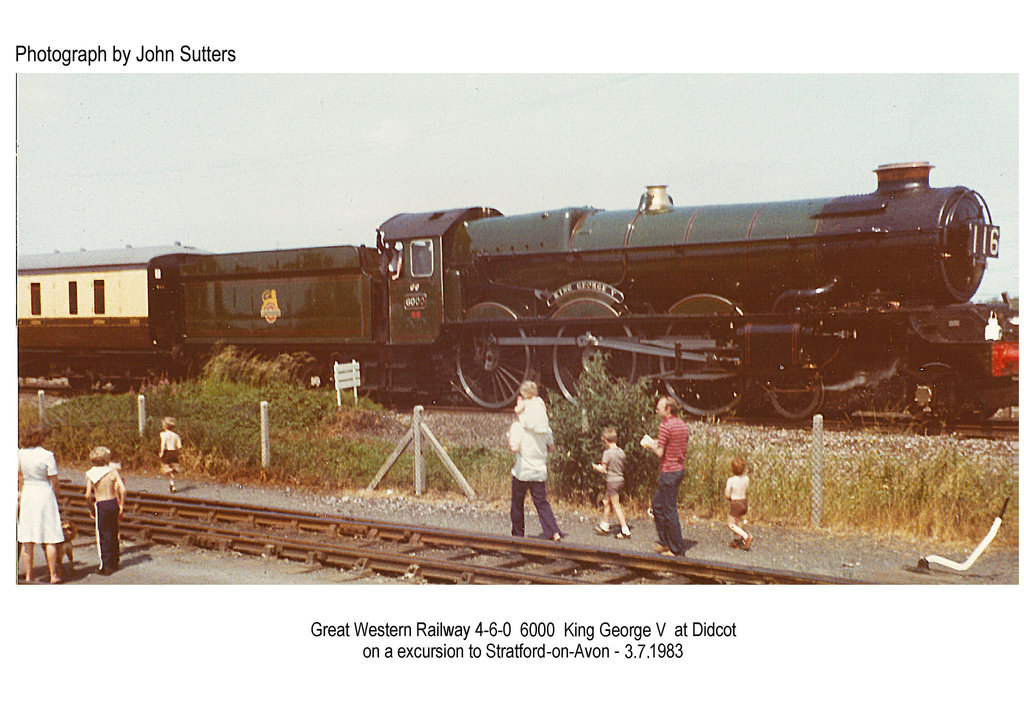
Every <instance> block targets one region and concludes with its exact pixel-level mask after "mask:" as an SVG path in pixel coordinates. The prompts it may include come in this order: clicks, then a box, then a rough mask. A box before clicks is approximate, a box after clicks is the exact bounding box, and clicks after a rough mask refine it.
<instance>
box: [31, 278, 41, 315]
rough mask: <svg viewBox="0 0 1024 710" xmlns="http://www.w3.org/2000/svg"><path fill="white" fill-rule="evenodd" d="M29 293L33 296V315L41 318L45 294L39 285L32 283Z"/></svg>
mask: <svg viewBox="0 0 1024 710" xmlns="http://www.w3.org/2000/svg"><path fill="white" fill-rule="evenodd" d="M29 292H30V293H31V296H32V315H34V316H41V315H42V314H43V294H42V292H41V291H40V290H39V284H38V283H30V284H29Z"/></svg>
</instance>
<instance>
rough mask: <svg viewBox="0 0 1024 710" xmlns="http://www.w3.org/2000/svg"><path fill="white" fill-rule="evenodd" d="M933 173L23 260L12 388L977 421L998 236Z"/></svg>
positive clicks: (989, 350)
mask: <svg viewBox="0 0 1024 710" xmlns="http://www.w3.org/2000/svg"><path fill="white" fill-rule="evenodd" d="M931 168H932V166H931V165H929V164H927V163H901V164H891V165H883V166H880V167H879V168H878V169H877V170H876V171H875V172H876V174H877V176H878V186H877V189H876V190H875V191H874V192H872V193H870V194H865V195H850V196H844V197H837V198H827V199H804V200H795V201H787V202H773V203H759V204H740V205H706V206H692V207H678V206H676V205H675V204H674V201H673V200H672V198H671V197H670V196H669V195H668V192H667V188H666V187H665V186H654V187H649V188H648V189H647V190H646V192H645V193H644V194H643V195H642V196H641V199H640V203H639V205H638V206H637V207H636V208H635V209H630V210H617V211H615V210H607V211H606V210H600V209H595V208H593V207H565V208H560V209H553V210H547V211H544V212H537V213H532V214H524V215H514V216H506V215H503V214H502V213H500V212H498V211H497V210H495V209H492V208H489V207H471V208H462V209H451V210H440V211H436V212H428V213H417V214H399V215H396V216H394V217H392V218H391V219H389V220H387V221H386V222H384V223H383V224H382V225H381V226H380V227H379V228H378V230H377V239H376V245H375V246H374V247H368V246H333V247H316V248H306V249H290V250H277V251H265V252H243V253H235V254H207V253H201V252H198V251H197V250H194V249H190V248H187V247H180V245H176V246H175V247H171V248H165V249H124V250H118V251H116V252H75V253H70V254H49V255H43V256H33V257H28V256H26V257H21V256H19V264H18V339H19V342H18V353H19V374H20V375H22V376H26V377H32V376H61V375H63V376H66V377H68V378H69V380H70V381H71V382H72V383H73V384H75V385H77V386H79V387H84V388H88V387H95V386H98V385H99V384H102V383H104V382H117V383H120V384H122V385H130V384H133V383H136V382H138V381H140V380H141V379H143V378H146V377H150V378H153V377H159V376H162V375H170V376H183V375H186V374H187V373H189V372H190V371H194V370H195V368H196V366H197V364H198V363H201V362H202V360H203V358H205V357H206V356H207V355H208V354H209V353H210V352H211V351H212V349H214V348H215V347H216V346H217V345H218V344H220V343H227V344H231V345H236V346H238V347H240V348H242V349H245V350H249V351H252V352H254V353H256V354H260V355H274V354H277V353H281V352H290V353H293V354H300V355H301V357H302V358H304V362H305V367H304V371H303V379H304V380H305V381H310V382H317V381H319V382H323V383H326V382H328V381H329V380H330V378H331V375H332V372H333V363H334V362H336V361H337V362H347V361H349V360H353V359H355V360H358V361H359V362H360V363H361V366H362V370H363V373H364V381H365V384H366V387H368V388H369V389H372V390H376V391H377V392H378V393H379V394H380V395H381V396H384V397H387V396H393V395H396V394H398V393H402V392H410V393H416V394H417V395H420V396H426V397H430V398H432V399H435V400H438V399H443V398H446V397H450V396H453V395H457V396H461V397H465V398H466V399H468V400H470V401H472V402H474V403H476V404H477V405H479V406H481V407H485V408H491V409H498V408H503V407H507V406H509V405H510V404H511V403H512V402H513V401H514V399H515V397H516V394H517V390H518V387H519V384H520V383H521V382H522V381H523V380H526V379H534V380H540V381H542V382H546V383H547V384H548V385H549V386H550V387H557V388H558V390H560V391H561V393H562V394H564V395H565V396H566V397H567V398H569V399H573V398H574V397H575V395H576V390H575V387H576V382H577V379H578V377H579V375H580V373H581V371H582V370H583V368H585V367H587V366H588V365H589V364H590V363H591V362H593V360H594V359H595V358H597V357H601V358H602V359H603V361H604V362H605V365H606V366H607V367H608V368H609V369H610V370H611V372H612V373H613V374H615V375H617V376H619V377H624V378H628V379H634V380H635V379H637V378H647V379H652V380H656V381H657V382H658V383H659V384H660V386H661V387H662V388H663V389H664V390H665V391H667V392H669V393H670V394H672V395H674V396H675V397H676V398H677V399H678V400H679V401H680V403H681V405H682V407H683V408H684V409H685V410H686V411H687V412H689V413H691V414H693V415H697V416H721V415H725V414H727V413H729V412H731V411H733V410H735V409H736V408H737V407H739V406H740V405H741V403H742V402H744V401H745V400H746V401H753V400H757V399H758V398H760V400H761V401H763V402H765V403H767V404H770V406H771V407H772V409H773V410H774V411H775V412H777V413H778V414H779V415H781V416H782V417H785V418H788V419H801V418H805V417H808V416H810V415H812V414H814V413H815V412H817V411H819V410H820V409H821V408H822V406H823V404H824V402H825V399H826V394H827V393H833V392H835V393H839V392H846V391H856V390H859V389H863V388H865V387H870V386H872V385H874V384H876V383H879V382H883V381H885V382H890V383H892V382H896V383H898V387H897V390H898V396H897V399H898V400H899V401H898V402H897V403H896V406H898V407H900V408H904V409H907V410H910V411H912V412H913V413H915V414H917V415H919V416H926V417H938V418H942V419H944V420H955V419H959V418H986V417H988V416H991V415H992V413H994V412H995V411H996V410H997V409H999V408H1002V407H1005V406H1009V405H1016V403H1017V397H1018V394H1017V392H1018V357H1019V356H1018V342H1017V327H1016V323H1017V319H1016V312H1015V311H1011V310H1009V309H996V310H992V311H991V312H990V311H989V310H987V309H981V308H979V306H977V305H976V304H971V303H969V300H970V298H971V297H972V296H973V295H974V293H975V292H976V290H977V288H978V286H979V284H980V282H981V279H982V276H983V274H984V271H985V265H986V261H987V259H990V258H996V257H998V255H999V237H1000V235H999V228H998V227H997V226H995V225H994V224H993V222H992V217H991V214H990V212H989V209H988V206H987V204H986V203H985V201H984V199H983V198H982V197H981V195H979V194H978V193H977V192H975V191H973V190H971V189H969V188H966V187H945V188H933V187H931V186H930V185H929V172H930V170H931ZM80 285H81V287H82V291H83V293H84V294H85V298H83V299H82V300H81V301H80V300H79V297H78V289H79V286H80ZM90 288H91V291H90ZM997 311H998V312H997Z"/></svg>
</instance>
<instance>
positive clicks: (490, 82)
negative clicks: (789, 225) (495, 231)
mask: <svg viewBox="0 0 1024 710" xmlns="http://www.w3.org/2000/svg"><path fill="white" fill-rule="evenodd" d="M17 98H18V102H17V129H18V162H17V167H18V173H17V187H18V203H17V206H18V240H19V248H20V249H22V250H24V252H25V253H39V252H48V251H52V250H54V249H61V250H66V249H79V248H83V247H84V248H86V249H101V248H110V247H118V246H123V245H125V244H132V245H134V246H144V245H157V244H167V243H171V242H173V241H175V240H180V241H181V242H182V243H185V244H190V245H193V246H196V247H199V248H202V249H208V250H212V251H236V250H238V251H240V250H249V249H273V248H286V247H299V246H315V245H325V244H336V243H341V244H352V243H355V244H361V243H367V244H369V243H372V241H373V237H374V229H375V228H376V226H377V225H379V224H380V223H382V222H384V221H385V220H386V219H388V218H389V217H390V216H392V215H393V214H396V213H398V212H407V211H426V210H434V209H440V208H450V207H459V206H468V205H488V206H491V207H496V208H497V209H499V210H501V211H502V212H504V213H505V214H515V213H518V212H530V211H538V210H542V209H547V208H554V207H560V206H566V205H593V206H596V207H602V208H606V209H623V208H630V207H633V206H634V205H635V204H636V202H637V200H638V198H639V196H640V194H641V192H642V191H643V188H644V186H645V185H648V184H655V183H667V184H668V186H669V192H670V194H672V196H673V197H674V199H675V202H676V204H678V205H687V204H706V203H731V202H754V201H761V200H784V199H796V198H804V197H825V196H836V195H843V194H853V193H863V192H870V191H872V190H873V189H874V186H875V176H874V175H873V173H872V172H871V171H872V170H873V169H874V168H875V167H877V166H878V165H879V164H881V163H888V162H899V161H929V162H931V163H932V164H934V165H935V166H936V167H935V170H934V171H933V172H932V184H933V185H936V186H945V185H966V186H969V187H971V188H974V189H976V190H978V191H979V192H980V193H981V194H982V195H983V196H984V197H985V199H986V200H987V201H988V203H989V206H990V208H991V210H992V214H993V218H994V221H995V222H996V223H997V224H999V225H1000V226H1001V227H1002V239H1003V252H1002V254H1001V256H1000V258H999V259H998V260H997V261H994V262H991V263H990V267H989V272H988V273H987V274H986V276H985V279H984V281H983V283H982V286H981V290H980V291H979V296H981V297H988V296H995V295H998V294H999V292H1000V291H1003V290H1006V291H1010V292H1011V293H1012V294H1016V293H1017V292H1018V290H1019V288H1018V281H1019V276H1018V266H1017V262H1018V237H1019V230H1018V222H1019V212H1018V187H1019V186H1018V174H1019V165H1018V77H1017V76H1016V75H1014V74H960V75H952V74H944V75H936V74H930V75H920V74H917V75H914V74H862V75H849V74H770V75H750V74H693V75H687V74H577V75H569V74H475V75H474V74H415V75H411V74H219V75H218V74H21V75H20V76H19V77H18V79H17Z"/></svg>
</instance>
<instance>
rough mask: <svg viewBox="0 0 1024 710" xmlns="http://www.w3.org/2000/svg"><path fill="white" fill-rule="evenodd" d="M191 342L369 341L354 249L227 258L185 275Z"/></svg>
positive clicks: (363, 283) (363, 280) (365, 285)
mask: <svg viewBox="0 0 1024 710" xmlns="http://www.w3.org/2000/svg"><path fill="white" fill-rule="evenodd" d="M182 278H183V283H184V291H185V333H186V339H187V341H189V342H192V343H212V342H215V341H217V340H226V341H229V342H233V343H238V344H249V345H260V344H276V345H279V346H287V347H289V348H293V347H295V346H301V345H303V344H322V343H339V344H348V343H364V342H370V341H371V339H372V333H371V328H370V325H371V323H370V306H371V302H370V298H371V291H370V279H371V277H370V275H369V274H368V273H366V272H365V271H364V270H363V269H362V268H360V260H359V254H358V251H357V250H356V249H355V248H354V247H331V248H323V249H299V250H288V251H281V252H258V253H245V254H223V255H218V256H216V257H212V258H210V259H204V260H202V261H200V262H199V263H197V264H195V265H190V266H188V267H185V268H183V270H182Z"/></svg>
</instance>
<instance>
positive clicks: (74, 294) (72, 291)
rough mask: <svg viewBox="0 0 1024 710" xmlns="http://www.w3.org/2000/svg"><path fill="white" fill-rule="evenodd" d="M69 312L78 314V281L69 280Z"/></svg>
mask: <svg viewBox="0 0 1024 710" xmlns="http://www.w3.org/2000/svg"><path fill="white" fill-rule="evenodd" d="M68 313H70V314H71V315H73V316H77V315H78V282H77V281H68Z"/></svg>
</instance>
